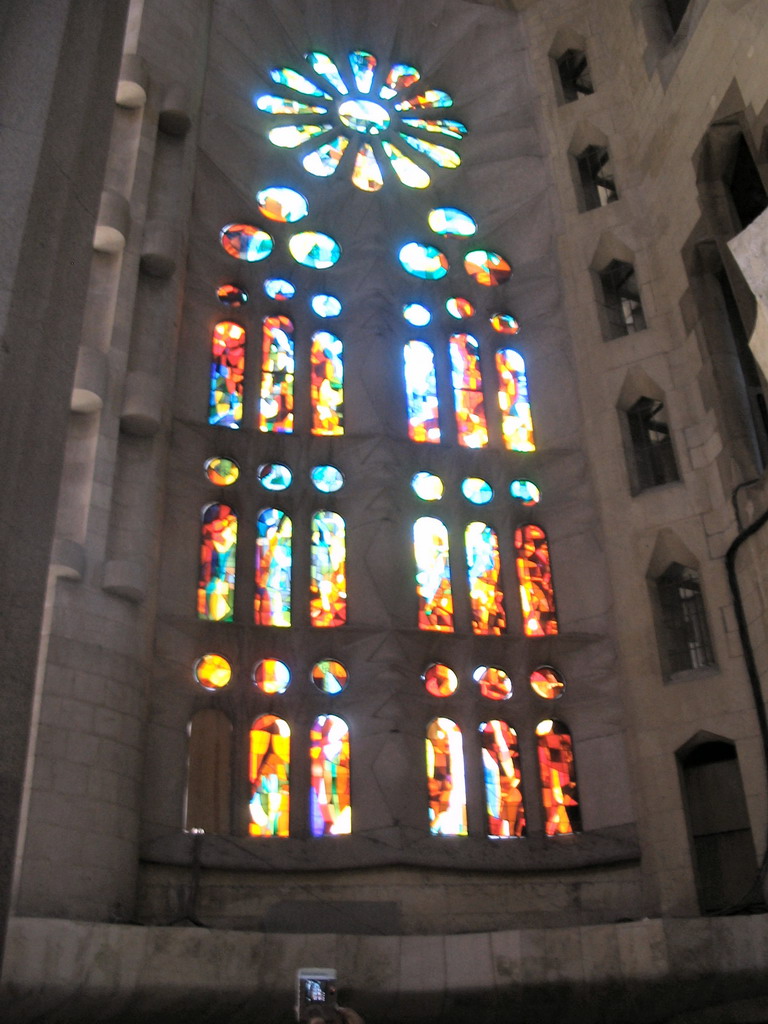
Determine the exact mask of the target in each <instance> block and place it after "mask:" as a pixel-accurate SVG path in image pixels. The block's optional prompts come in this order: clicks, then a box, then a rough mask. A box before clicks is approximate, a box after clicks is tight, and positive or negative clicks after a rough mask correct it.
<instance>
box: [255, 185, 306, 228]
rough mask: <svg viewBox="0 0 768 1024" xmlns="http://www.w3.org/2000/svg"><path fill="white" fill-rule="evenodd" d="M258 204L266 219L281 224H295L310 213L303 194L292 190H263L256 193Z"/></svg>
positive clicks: (279, 188)
mask: <svg viewBox="0 0 768 1024" xmlns="http://www.w3.org/2000/svg"><path fill="white" fill-rule="evenodd" d="M256 202H257V203H258V205H259V209H260V210H261V212H262V213H263V214H264V216H265V217H267V218H269V220H276V221H279V222H280V223H281V224H293V223H295V221H297V220H301V219H302V218H303V217H306V216H307V214H308V213H309V203H308V202H307V200H306V199H305V198H304V196H303V195H302V194H301V192H297V191H296V190H295V189H292V188H284V187H282V186H275V187H273V188H263V189H262V190H261V192H257V193H256Z"/></svg>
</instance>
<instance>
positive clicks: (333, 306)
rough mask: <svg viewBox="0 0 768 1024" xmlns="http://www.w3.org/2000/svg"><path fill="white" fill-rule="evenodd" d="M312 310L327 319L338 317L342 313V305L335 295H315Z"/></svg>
mask: <svg viewBox="0 0 768 1024" xmlns="http://www.w3.org/2000/svg"><path fill="white" fill-rule="evenodd" d="M311 305H312V310H313V311H314V312H315V313H316V314H317V315H318V316H322V317H324V318H325V319H328V318H330V317H334V316H338V315H339V313H340V312H341V303H340V302H339V300H338V299H337V298H336V296H335V295H313V296H312V302H311Z"/></svg>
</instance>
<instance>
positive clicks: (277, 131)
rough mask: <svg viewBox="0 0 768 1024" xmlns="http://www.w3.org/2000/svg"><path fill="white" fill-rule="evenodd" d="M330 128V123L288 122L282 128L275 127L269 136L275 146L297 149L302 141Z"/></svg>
mask: <svg viewBox="0 0 768 1024" xmlns="http://www.w3.org/2000/svg"><path fill="white" fill-rule="evenodd" d="M330 130H331V125H329V124H299V125H293V124H286V125H283V126H282V127H280V128H273V129H272V131H271V132H270V133H269V134H268V136H267V138H268V139H269V141H270V142H271V143H272V145H273V146H279V147H280V149H295V148H296V147H297V146H300V145H301V144H302V142H306V141H307V140H308V139H313V138H315V136H317V135H322V134H323V132H328V131H330Z"/></svg>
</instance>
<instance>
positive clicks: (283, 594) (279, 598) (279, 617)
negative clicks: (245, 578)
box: [253, 508, 293, 626]
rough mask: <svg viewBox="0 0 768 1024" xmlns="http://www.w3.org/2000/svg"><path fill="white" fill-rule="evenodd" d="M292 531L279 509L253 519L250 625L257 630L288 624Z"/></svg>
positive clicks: (265, 510)
mask: <svg viewBox="0 0 768 1024" xmlns="http://www.w3.org/2000/svg"><path fill="white" fill-rule="evenodd" d="M292 530H293V526H292V523H291V519H290V516H287V515H286V514H285V512H281V511H280V509H278V508H265V509H263V510H262V511H261V512H260V513H259V515H258V518H257V519H256V565H255V573H254V597H253V621H254V622H255V623H256V625H257V626H290V624H291V567H292V559H291V537H292Z"/></svg>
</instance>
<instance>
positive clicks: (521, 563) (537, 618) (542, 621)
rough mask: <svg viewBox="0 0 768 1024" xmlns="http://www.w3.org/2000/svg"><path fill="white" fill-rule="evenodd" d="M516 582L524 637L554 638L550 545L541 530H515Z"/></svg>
mask: <svg viewBox="0 0 768 1024" xmlns="http://www.w3.org/2000/svg"><path fill="white" fill-rule="evenodd" d="M515 552H516V555H517V558H516V564H517V579H518V584H519V587H520V604H521V607H522V612H523V633H524V634H525V636H555V635H556V634H557V632H558V623H557V610H556V608H555V590H554V584H553V582H552V566H551V563H550V558H549V542H548V541H547V535H546V533H545V532H544V530H542V528H541V527H540V526H536V525H535V524H528V525H526V526H521V527H518V529H517V530H515Z"/></svg>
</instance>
